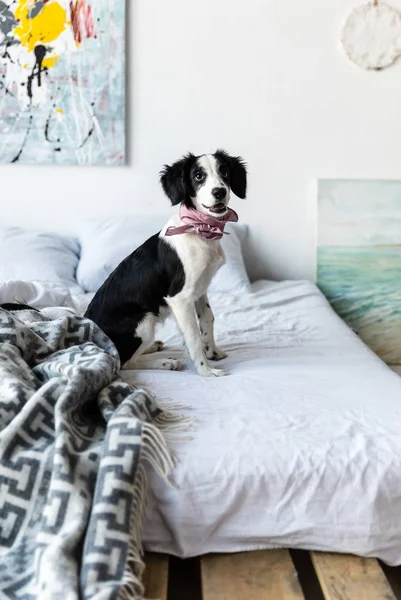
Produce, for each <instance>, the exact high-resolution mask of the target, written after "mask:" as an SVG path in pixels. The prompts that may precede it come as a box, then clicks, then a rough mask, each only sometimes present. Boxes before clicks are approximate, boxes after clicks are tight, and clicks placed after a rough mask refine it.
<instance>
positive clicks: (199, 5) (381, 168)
mask: <svg viewBox="0 0 401 600" xmlns="http://www.w3.org/2000/svg"><path fill="white" fill-rule="evenodd" d="M121 1H122V0H121ZM361 1H362V0H361ZM128 2H130V7H129V13H130V28H129V50H130V89H131V91H130V136H131V144H130V158H131V164H130V166H129V167H127V168H120V169H106V168H103V169H100V168H99V169H95V168H93V169H83V168H78V167H77V168H49V167H36V168H34V167H21V166H5V167H4V166H2V167H1V168H0V181H1V186H0V190H1V218H2V220H3V221H7V222H10V223H20V224H30V225H37V224H39V223H41V224H43V225H46V226H47V227H52V226H53V227H57V228H71V227H73V226H74V222H76V221H77V220H79V219H81V218H83V217H87V216H90V215H93V214H95V215H99V214H124V213H136V212H141V213H143V212H145V211H148V212H159V211H164V210H165V208H166V206H167V205H166V203H167V199H166V198H165V197H164V196H163V195H162V192H161V190H160V187H159V184H158V171H159V168H160V167H161V165H162V164H163V163H165V162H170V161H173V160H174V159H176V158H177V157H179V156H180V155H181V154H182V153H184V152H186V151H187V150H192V151H193V152H195V153H202V152H208V151H213V150H215V149H216V147H218V146H222V147H224V148H226V149H227V150H228V151H230V152H231V153H235V154H241V155H243V156H244V157H245V159H246V160H247V161H248V163H249V170H250V186H249V196H248V199H247V200H246V201H244V202H242V201H239V200H237V201H235V203H234V205H233V206H234V207H235V208H236V209H237V210H238V211H239V213H240V217H241V219H242V220H243V221H246V222H247V223H249V225H250V226H251V230H252V250H253V252H254V258H253V259H252V260H251V261H250V265H249V266H250V270H251V275H252V276H253V277H261V276H270V277H271V276H273V277H276V278H283V277H293V278H299V277H313V273H314V255H315V221H316V219H315V194H314V183H313V182H314V179H315V178H317V177H353V178H359V177H362V178H364V177H368V178H374V177H388V178H397V177H399V174H400V158H401V135H400V133H401V132H400V129H401V59H400V61H399V63H398V65H396V66H394V67H391V68H389V69H386V70H384V71H382V72H364V71H361V70H359V69H358V68H357V67H354V66H353V65H352V64H351V63H349V62H348V60H347V59H346V58H345V57H344V56H343V54H342V51H341V48H340V45H339V35H340V28H341V25H342V23H343V21H344V19H345V17H346V16H347V14H348V12H349V11H350V10H351V8H352V7H353V6H354V5H355V2H353V1H352V0H336V1H335V2H334V0H331V1H330V2H322V0H304V1H303V2H300V1H299V0H285V1H283V2H282V1H279V0H246V1H245V0H202V1H201V2H199V1H198V2H195V1H194V0H128ZM357 3H358V1H357ZM392 4H393V5H394V6H398V8H400V9H401V0H393V2H392Z"/></svg>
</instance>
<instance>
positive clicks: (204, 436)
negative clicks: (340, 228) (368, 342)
mask: <svg viewBox="0 0 401 600" xmlns="http://www.w3.org/2000/svg"><path fill="white" fill-rule="evenodd" d="M253 288H254V294H252V295H251V296H245V297H234V298H233V297H231V296H228V297H225V298H224V297H220V298H218V297H215V298H211V300H212V304H213V308H214V309H215V315H216V330H217V340H218V343H219V344H220V345H221V346H222V347H223V348H224V349H225V350H228V352H229V353H230V356H229V358H228V359H226V360H225V361H223V362H222V363H220V364H221V365H224V368H225V369H226V370H227V372H228V373H229V375H228V376H227V377H223V378H212V379H205V378H201V377H199V376H198V375H197V374H196V373H195V372H194V369H193V367H192V366H191V365H190V364H189V361H188V360H187V359H186V358H185V354H184V352H183V350H182V343H181V341H180V338H179V337H178V336H177V334H176V333H175V328H174V326H173V325H172V324H168V325H166V326H165V327H164V331H163V335H162V339H163V340H164V341H167V342H169V343H170V344H171V345H172V346H174V345H176V346H177V345H178V346H177V348H176V349H174V350H169V351H167V352H165V353H164V354H165V355H166V356H173V357H177V356H181V357H183V358H184V360H185V362H186V368H185V370H184V371H182V372H165V371H141V372H127V373H126V377H127V378H128V379H130V380H133V381H137V382H138V381H140V382H144V383H146V385H147V386H149V388H150V389H151V390H152V391H153V392H154V393H155V394H156V396H158V397H159V398H161V399H167V398H168V399H172V400H174V401H176V402H181V403H184V404H187V405H190V406H191V407H192V411H191V414H193V415H194V416H196V419H197V421H196V424H195V426H194V427H193V430H192V432H191V435H192V436H193V437H192V439H190V440H187V441H181V442H180V443H174V444H173V450H174V452H175V454H176V457H177V465H176V468H175V470H174V472H173V473H172V477H171V478H172V481H173V484H174V487H169V486H167V485H166V484H165V483H164V482H163V481H162V480H161V479H158V477H157V476H156V475H154V474H150V486H149V490H150V499H149V505H148V511H147V520H146V524H145V531H144V543H145V548H147V549H149V550H152V551H160V552H166V553H170V554H175V555H178V556H180V557H189V556H193V555H199V554H204V553H208V552H236V551H240V550H253V549H260V548H272V547H281V546H282V547H292V548H306V549H316V550H326V551H338V552H352V553H356V554H360V555H364V556H376V557H379V558H381V559H383V560H384V561H385V562H387V563H389V564H392V565H395V564H401V435H400V434H401V379H400V378H399V377H398V375H396V374H395V373H393V372H392V371H391V370H390V369H388V368H387V367H386V366H385V365H384V364H383V363H382V362H381V361H380V360H379V359H378V358H376V357H375V356H374V355H373V354H372V353H371V352H370V351H369V350H368V349H367V348H366V347H365V346H364V345H363V344H362V343H361V342H360V340H359V339H358V337H357V336H356V335H354V334H353V333H352V332H351V331H350V330H349V329H348V328H347V327H346V326H345V325H344V324H343V323H342V321H341V320H340V319H339V318H338V317H336V316H335V314H334V313H333V312H332V310H331V309H330V307H329V305H328V304H327V302H326V300H325V299H324V298H323V297H322V295H321V294H320V292H319V291H318V290H317V288H316V287H315V286H314V285H312V284H311V283H305V282H295V283H294V282H292V283H288V282H287V283H286V282H284V283H280V284H275V283H268V282H259V283H257V284H254V286H253Z"/></svg>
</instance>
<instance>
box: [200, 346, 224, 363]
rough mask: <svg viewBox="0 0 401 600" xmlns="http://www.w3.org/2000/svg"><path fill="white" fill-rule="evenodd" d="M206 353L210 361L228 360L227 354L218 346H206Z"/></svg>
mask: <svg viewBox="0 0 401 600" xmlns="http://www.w3.org/2000/svg"><path fill="white" fill-rule="evenodd" d="M205 353H206V356H207V358H208V359H209V360H223V358H227V356H228V355H227V352H224V350H220V348H217V347H216V346H215V347H214V348H213V347H212V346H205Z"/></svg>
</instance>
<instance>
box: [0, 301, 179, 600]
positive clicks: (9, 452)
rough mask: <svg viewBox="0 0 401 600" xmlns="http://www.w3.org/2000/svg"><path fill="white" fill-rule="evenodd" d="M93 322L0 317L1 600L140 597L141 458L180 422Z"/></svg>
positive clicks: (151, 458)
mask: <svg viewBox="0 0 401 600" xmlns="http://www.w3.org/2000/svg"><path fill="white" fill-rule="evenodd" d="M119 367H120V365H119V359H118V355H117V352H116V350H115V348H114V346H113V344H112V343H111V342H110V340H109V339H108V338H107V337H106V336H105V335H104V334H103V333H102V332H101V331H100V329H99V328H98V327H97V326H96V325H95V324H94V323H92V322H91V321H89V320H88V319H85V318H82V317H79V316H73V315H69V316H68V315H64V316H60V317H59V318H56V319H54V320H48V319H47V318H46V317H44V316H43V315H42V314H40V313H39V312H34V311H21V312H20V311H18V312H7V311H5V310H2V309H0V598H1V599H9V598H12V599H15V600H17V599H18V600H21V599H23V600H58V599H59V598H60V599H62V600H78V599H80V598H82V599H89V598H91V599H96V600H100V599H101V600H109V599H128V598H129V599H130V600H134V599H137V598H142V595H143V589H142V585H141V581H140V579H141V572H142V561H141V558H140V556H141V553H140V532H141V520H142V512H143V506H144V501H145V495H146V462H148V463H151V464H152V466H153V467H155V468H157V469H159V471H160V473H161V474H162V475H164V476H166V475H167V472H168V470H169V468H170V467H171V459H170V457H169V453H168V450H167V447H166V444H165V440H164V437H163V435H162V433H161V431H160V429H161V428H162V427H163V424H165V425H166V424H167V423H168V422H169V421H172V420H173V417H172V416H171V415H170V414H168V413H163V411H161V410H160V409H159V408H158V406H157V404H156V401H155V399H154V398H153V397H152V396H151V395H150V393H148V392H147V391H145V390H139V389H134V388H133V386H131V385H128V384H127V383H124V382H123V381H121V379H119V376H118V374H119Z"/></svg>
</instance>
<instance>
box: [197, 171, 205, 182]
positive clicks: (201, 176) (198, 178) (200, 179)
mask: <svg viewBox="0 0 401 600" xmlns="http://www.w3.org/2000/svg"><path fill="white" fill-rule="evenodd" d="M195 179H196V181H202V179H203V173H201V172H200V171H198V172H197V173H195Z"/></svg>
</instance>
